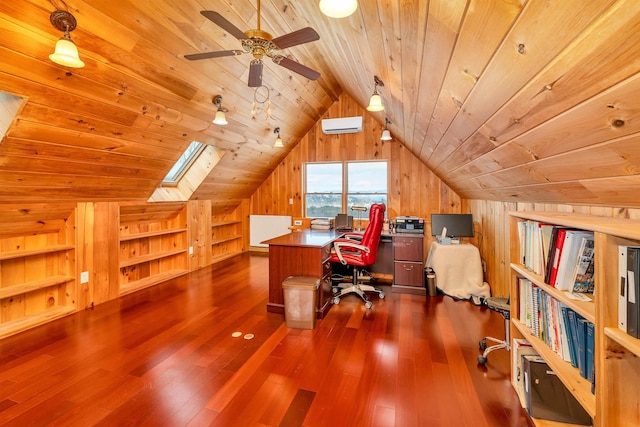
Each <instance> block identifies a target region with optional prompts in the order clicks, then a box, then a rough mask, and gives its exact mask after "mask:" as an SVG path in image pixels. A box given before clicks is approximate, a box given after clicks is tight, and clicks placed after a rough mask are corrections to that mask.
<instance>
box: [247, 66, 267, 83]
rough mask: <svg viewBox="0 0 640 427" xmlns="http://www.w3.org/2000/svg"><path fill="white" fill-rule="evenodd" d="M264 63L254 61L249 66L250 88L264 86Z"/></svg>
mask: <svg viewBox="0 0 640 427" xmlns="http://www.w3.org/2000/svg"><path fill="white" fill-rule="evenodd" d="M263 66H264V64H263V63H262V61H258V60H257V59H254V60H253V61H251V65H250V66H249V87H260V86H262V67H263Z"/></svg>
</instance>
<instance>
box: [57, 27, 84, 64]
mask: <svg viewBox="0 0 640 427" xmlns="http://www.w3.org/2000/svg"><path fill="white" fill-rule="evenodd" d="M49 59H50V60H52V61H53V62H55V63H56V64H60V65H64V66H65V67H72V68H82V67H84V62H82V61H81V60H80V57H79V56H78V48H77V47H76V44H75V43H74V42H73V41H72V40H71V37H69V34H65V35H64V37H62V38H61V39H60V40H58V41H57V42H56V50H55V52H53V53H52V54H51V55H49Z"/></svg>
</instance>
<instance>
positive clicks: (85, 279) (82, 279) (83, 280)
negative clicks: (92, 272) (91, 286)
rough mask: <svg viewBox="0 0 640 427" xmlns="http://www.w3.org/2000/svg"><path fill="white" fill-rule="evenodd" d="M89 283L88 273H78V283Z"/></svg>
mask: <svg viewBox="0 0 640 427" xmlns="http://www.w3.org/2000/svg"><path fill="white" fill-rule="evenodd" d="M88 282H89V272H88V271H83V272H82V273H80V283H88Z"/></svg>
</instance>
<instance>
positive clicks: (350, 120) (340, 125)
mask: <svg viewBox="0 0 640 427" xmlns="http://www.w3.org/2000/svg"><path fill="white" fill-rule="evenodd" d="M322 132H324V133H325V134H327V135H337V134H341V133H356V132H362V116H358V117H342V118H339V119H324V120H322Z"/></svg>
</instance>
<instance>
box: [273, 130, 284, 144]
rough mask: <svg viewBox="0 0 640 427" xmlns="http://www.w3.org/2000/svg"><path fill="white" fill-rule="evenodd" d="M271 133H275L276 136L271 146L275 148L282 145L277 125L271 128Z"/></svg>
mask: <svg viewBox="0 0 640 427" xmlns="http://www.w3.org/2000/svg"><path fill="white" fill-rule="evenodd" d="M273 133H275V134H276V135H277V136H276V142H275V143H274V144H273V146H274V147H277V148H282V147H284V144H283V143H282V138H280V128H279V127H277V128H275V129H274V130H273Z"/></svg>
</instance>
